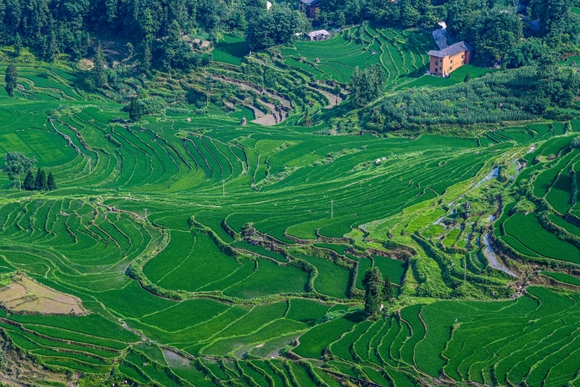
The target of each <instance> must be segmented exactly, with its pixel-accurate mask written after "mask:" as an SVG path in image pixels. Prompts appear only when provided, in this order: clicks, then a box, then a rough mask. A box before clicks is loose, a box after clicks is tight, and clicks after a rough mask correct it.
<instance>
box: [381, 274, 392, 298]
mask: <svg viewBox="0 0 580 387" xmlns="http://www.w3.org/2000/svg"><path fill="white" fill-rule="evenodd" d="M393 298H395V291H394V290H393V285H392V284H391V279H390V278H389V275H388V274H385V285H384V286H383V300H384V301H387V302H391V300H392V299H393Z"/></svg>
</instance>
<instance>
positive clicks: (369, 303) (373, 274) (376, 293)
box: [362, 267, 383, 315]
mask: <svg viewBox="0 0 580 387" xmlns="http://www.w3.org/2000/svg"><path fill="white" fill-rule="evenodd" d="M362 283H363V286H364V288H365V297H364V300H365V312H367V314H368V315H373V314H375V313H376V312H378V311H379V309H380V307H381V300H382V287H383V279H382V276H381V271H380V270H379V268H377V267H373V268H368V269H367V271H366V272H365V275H364V277H363V280H362Z"/></svg>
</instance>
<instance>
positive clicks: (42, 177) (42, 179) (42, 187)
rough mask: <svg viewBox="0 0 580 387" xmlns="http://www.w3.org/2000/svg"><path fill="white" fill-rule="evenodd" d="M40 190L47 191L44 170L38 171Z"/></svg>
mask: <svg viewBox="0 0 580 387" xmlns="http://www.w3.org/2000/svg"><path fill="white" fill-rule="evenodd" d="M40 190H41V191H48V184H47V183H46V173H44V171H41V172H40Z"/></svg>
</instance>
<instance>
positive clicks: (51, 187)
mask: <svg viewBox="0 0 580 387" xmlns="http://www.w3.org/2000/svg"><path fill="white" fill-rule="evenodd" d="M46 185H47V189H48V190H49V191H54V190H56V182H55V181H54V176H53V175H52V172H49V174H48V177H47V178H46Z"/></svg>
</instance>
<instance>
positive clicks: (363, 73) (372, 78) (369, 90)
mask: <svg viewBox="0 0 580 387" xmlns="http://www.w3.org/2000/svg"><path fill="white" fill-rule="evenodd" d="M384 89H385V73H384V72H383V70H382V68H381V66H380V65H379V64H374V65H372V66H371V67H368V68H366V69H364V70H360V69H359V68H358V67H356V68H355V69H354V71H353V73H352V75H351V77H350V83H349V90H350V93H351V101H352V103H353V105H354V106H356V107H362V106H365V105H366V104H368V103H369V102H372V101H374V100H375V99H377V98H378V97H380V96H381V95H382V94H383V93H384V91H385V90H384Z"/></svg>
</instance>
